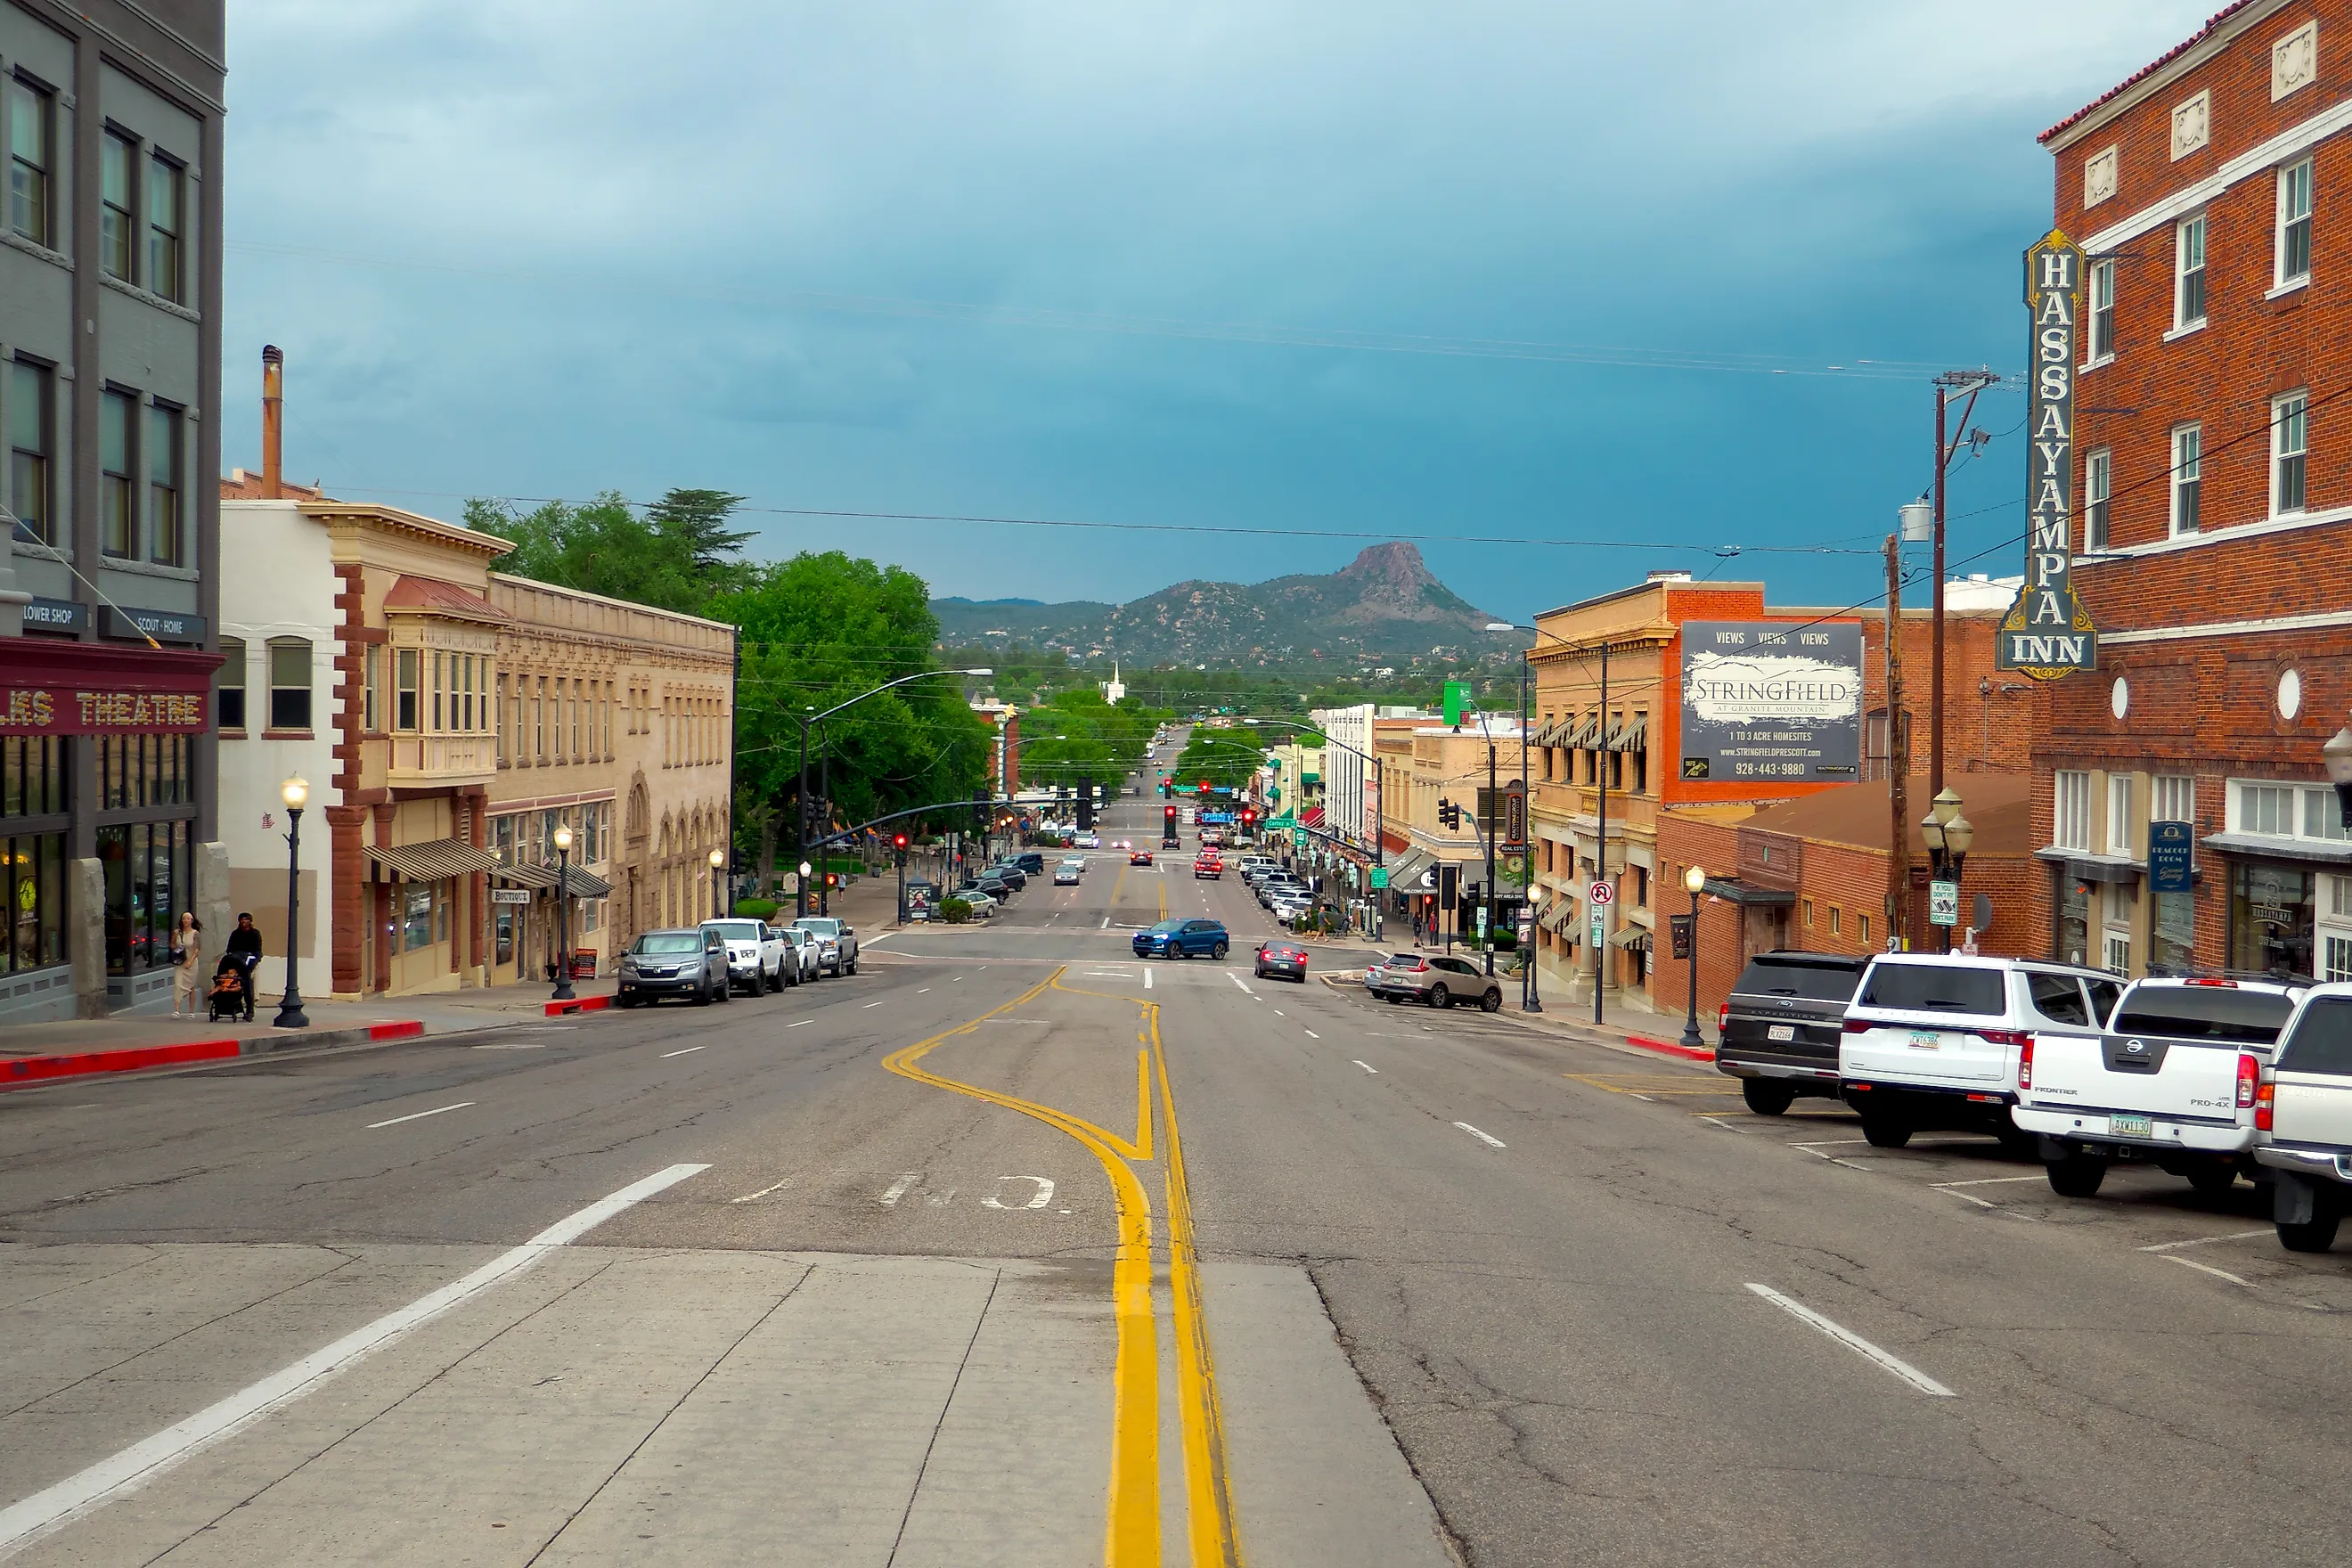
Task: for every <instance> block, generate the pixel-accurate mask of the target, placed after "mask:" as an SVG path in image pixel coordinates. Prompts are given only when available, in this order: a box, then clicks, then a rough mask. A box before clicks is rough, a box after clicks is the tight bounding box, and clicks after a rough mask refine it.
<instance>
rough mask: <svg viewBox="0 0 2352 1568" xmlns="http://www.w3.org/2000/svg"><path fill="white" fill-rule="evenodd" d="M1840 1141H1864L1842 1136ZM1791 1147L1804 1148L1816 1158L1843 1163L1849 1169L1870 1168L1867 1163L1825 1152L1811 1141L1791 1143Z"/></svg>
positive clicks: (1833, 1162) (1838, 1163) (1863, 1169)
mask: <svg viewBox="0 0 2352 1568" xmlns="http://www.w3.org/2000/svg"><path fill="white" fill-rule="evenodd" d="M1838 1142H1842V1143H1859V1142H1863V1140H1861V1139H1859V1138H1842V1139H1840V1140H1838ZM1789 1147H1790V1148H1791V1149H1802V1150H1803V1151H1804V1152H1806V1153H1808V1154H1811V1156H1812V1157H1813V1158H1814V1159H1816V1160H1827V1161H1828V1162H1829V1163H1831V1164H1832V1165H1843V1166H1844V1167H1845V1168H1846V1169H1847V1170H1849V1171H1867V1170H1868V1169H1870V1167H1869V1166H1867V1165H1857V1164H1855V1163H1853V1161H1851V1160H1841V1159H1839V1158H1838V1157H1837V1156H1836V1155H1835V1154H1824V1153H1822V1152H1821V1151H1820V1150H1819V1149H1816V1148H1814V1147H1813V1146H1812V1145H1811V1144H1809V1143H1791V1144H1790V1145H1789Z"/></svg>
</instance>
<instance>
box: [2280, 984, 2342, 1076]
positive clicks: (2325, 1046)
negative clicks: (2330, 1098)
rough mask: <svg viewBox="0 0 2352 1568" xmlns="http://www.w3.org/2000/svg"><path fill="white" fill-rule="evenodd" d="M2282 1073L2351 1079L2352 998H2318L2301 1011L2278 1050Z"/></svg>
mask: <svg viewBox="0 0 2352 1568" xmlns="http://www.w3.org/2000/svg"><path fill="white" fill-rule="evenodd" d="M2278 1065H2279V1070H2280V1071H2281V1072H2317V1073H2327V1074H2330V1075H2332V1076H2334V1077H2336V1078H2352V997H2343V996H2326V997H2320V998H2317V999H2315V1000H2314V1001H2313V1002H2312V1004H2311V1005H2309V1006H2307V1007H2305V1009H2304V1010H2303V1016H2302V1018H2301V1019H2299V1020H2298V1021H2297V1022H2296V1024H2295V1026H2294V1033H2293V1034H2291V1035H2289V1036H2287V1037H2286V1042H2285V1044H2284V1045H2283V1046H2281V1047H2279V1064H2278Z"/></svg>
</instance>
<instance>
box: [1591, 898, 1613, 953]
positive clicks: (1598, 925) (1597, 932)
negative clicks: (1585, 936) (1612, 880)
mask: <svg viewBox="0 0 2352 1568" xmlns="http://www.w3.org/2000/svg"><path fill="white" fill-rule="evenodd" d="M1608 934H1609V917H1608V915H1607V914H1606V913H1604V912H1603V911H1602V907H1601V905H1599V904H1595V905H1593V906H1592V945H1593V946H1595V947H1599V946H1600V945H1601V939H1602V938H1603V937H1605V936H1607V935H1608Z"/></svg>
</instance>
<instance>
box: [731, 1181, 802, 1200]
mask: <svg viewBox="0 0 2352 1568" xmlns="http://www.w3.org/2000/svg"><path fill="white" fill-rule="evenodd" d="M792 1184H793V1179H792V1178H791V1177H790V1176H786V1177H785V1178H784V1179H783V1180H782V1181H781V1182H778V1183H777V1184H775V1186H769V1187H761V1189H760V1190H759V1191H758V1192H756V1193H745V1194H743V1195H742V1196H741V1197H740V1198H729V1199H728V1200H727V1201H728V1202H729V1203H730V1204H748V1203H750V1202H751V1200H752V1199H754V1198H764V1197H766V1196H767V1195H768V1194H770V1193H772V1192H774V1191H775V1190H776V1187H789V1186H791V1185H792Z"/></svg>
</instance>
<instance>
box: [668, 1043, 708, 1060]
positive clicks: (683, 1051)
mask: <svg viewBox="0 0 2352 1568" xmlns="http://www.w3.org/2000/svg"><path fill="white" fill-rule="evenodd" d="M709 1048H710V1047H708V1046H686V1047H681V1048H680V1049H677V1050H675V1051H664V1052H663V1053H662V1055H663V1057H665V1058H668V1057H683V1056H689V1055H691V1054H692V1053H694V1052H696V1051H701V1050H708V1049H709Z"/></svg>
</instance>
